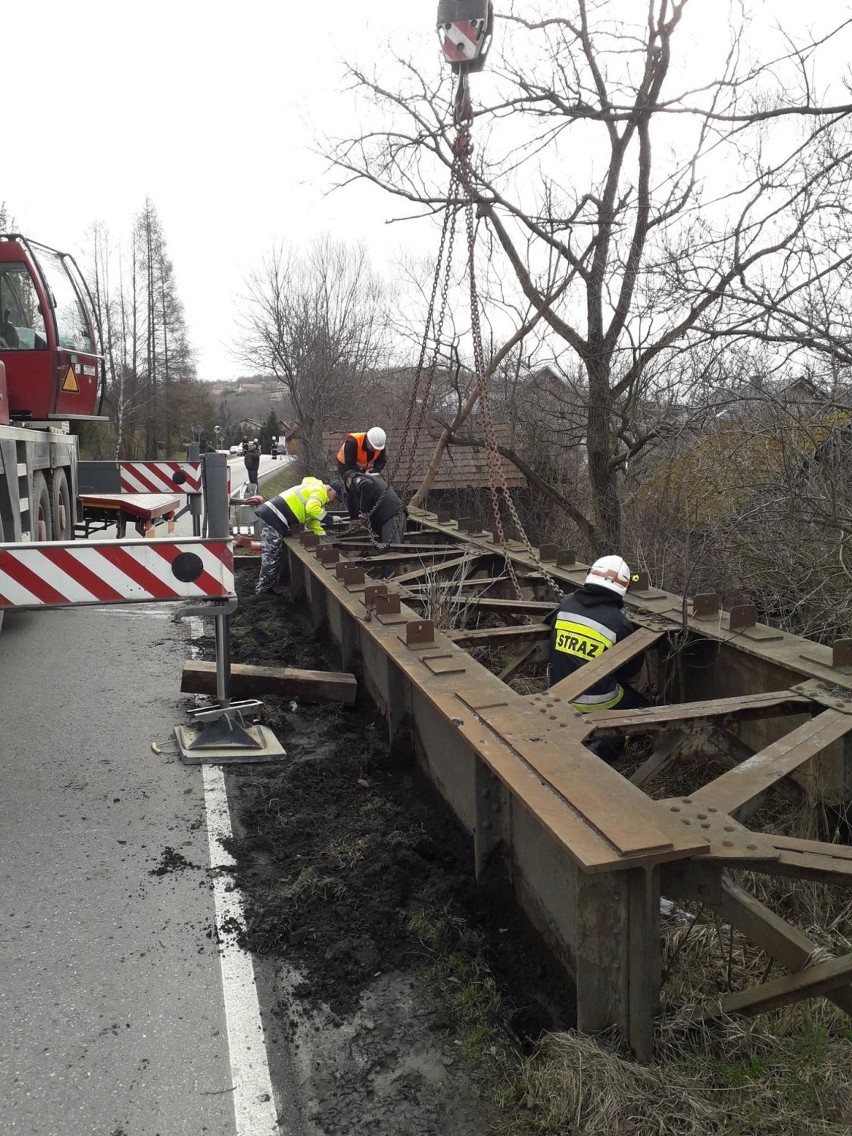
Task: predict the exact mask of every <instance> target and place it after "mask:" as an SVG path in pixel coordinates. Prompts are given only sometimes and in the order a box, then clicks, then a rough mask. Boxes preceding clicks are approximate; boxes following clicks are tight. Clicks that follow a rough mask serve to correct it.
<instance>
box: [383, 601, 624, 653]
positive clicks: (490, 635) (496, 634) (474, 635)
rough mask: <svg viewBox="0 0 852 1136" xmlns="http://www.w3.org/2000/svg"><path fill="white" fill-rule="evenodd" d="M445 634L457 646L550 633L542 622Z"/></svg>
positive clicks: (504, 642)
mask: <svg viewBox="0 0 852 1136" xmlns="http://www.w3.org/2000/svg"><path fill="white" fill-rule="evenodd" d="M396 582H397V581H396V580H395V581H394V583H396ZM446 634H447V637H448V638H449V639H452V641H453V642H454V643H455V644H456V646H457V647H489V646H492V645H494V644H499V645H500V646H501V647H503V646H506V645H508V646H512V644H514V643H524V642H527V641H528V640H530V639H536V640H538V639H543V638H544V637H545V636H546V635H549V634H550V628H549V627H547V626H545V624H543V623H531V624H528V625H526V626H525V627H483V628H480V629H479V630H477V631H448V632H447V633H446ZM631 638H632V636H631ZM587 665H588V666H590V665H591V664H587Z"/></svg>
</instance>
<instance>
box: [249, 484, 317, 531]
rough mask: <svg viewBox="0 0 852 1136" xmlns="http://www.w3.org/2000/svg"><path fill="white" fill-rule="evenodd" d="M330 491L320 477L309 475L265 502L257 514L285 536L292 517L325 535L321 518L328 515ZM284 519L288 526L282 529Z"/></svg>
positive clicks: (298, 522)
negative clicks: (299, 482) (299, 483)
mask: <svg viewBox="0 0 852 1136" xmlns="http://www.w3.org/2000/svg"><path fill="white" fill-rule="evenodd" d="M327 506H328V490H327V489H326V487H325V485H324V483H323V482H322V481H320V480H319V478H317V477H306V478H305V479H304V481H303V482H302V483H301V485H294V486H293V488H292V489H287V490H286V491H285V492H284V493H281V494H279V496H278V497H273V498H272V499H271V500H270V501H266V502H265V503H264V504H263V505H261V506H260V508H259V509H258V510H257V515H258V516H259V517H260V519H261V520H262V521H265V522H266V524H268V525H272V527H273V528H274V529H276V530H277V531H278V532H280V533H281V535H282V536H286V535H287V533H288V532H289V531H290V527H289V526H290V524H291V523H292V522H291V519H290V518H291V517H292V520H293V521H295V522H296V523H297V524H300V525H304V526H305V527H306V528H309V529H310V530H311V532H315V533H317V535H318V536H322V535H323V528H322V525H321V524H320V521H321V520H322V519H323V517H324V516H325V514H326V507H327ZM282 521H283V522H284V523H285V524H286V525H287V530H286V532H285V531H283V529H284V526H283V525H282Z"/></svg>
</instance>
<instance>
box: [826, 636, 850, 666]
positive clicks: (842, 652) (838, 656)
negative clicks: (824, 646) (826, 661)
mask: <svg viewBox="0 0 852 1136" xmlns="http://www.w3.org/2000/svg"><path fill="white" fill-rule="evenodd" d="M831 665H832V666H833V667H834V669H835V670H842V669H843V668H844V667H852V639H838V640H837V641H836V642H835V643H834V644H833V645H832V648H831Z"/></svg>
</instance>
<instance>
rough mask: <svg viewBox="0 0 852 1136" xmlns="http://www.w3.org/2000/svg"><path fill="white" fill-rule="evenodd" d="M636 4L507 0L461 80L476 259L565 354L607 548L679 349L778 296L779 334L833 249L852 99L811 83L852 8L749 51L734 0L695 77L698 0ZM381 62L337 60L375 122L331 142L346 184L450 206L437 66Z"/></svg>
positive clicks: (665, 410) (450, 136)
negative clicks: (715, 59) (812, 30)
mask: <svg viewBox="0 0 852 1136" xmlns="http://www.w3.org/2000/svg"><path fill="white" fill-rule="evenodd" d="M637 8H639V5H637V4H635V3H631V4H628V5H625V4H624V3H620V2H619V0H600V2H598V3H590V2H589V0H573V3H572V4H571V5H570V11H568V12H564V11H554V10H553V6H552V5H551V6H550V8H549V9H548V10H545V8H544V6H543V5H539V4H537V3H532V2H530V3H521V2H520V0H519V2H517V3H515V4H513V5H512V7H511V9H510V11H509V13H508V14H507V15H505V16H504V17H503V18H504V21H505V22H504V24H503V35H502V42H501V43H499V44H497V45H496V46H495V47H494V48H492V51H491V54H490V55H489V62H488V70H489V73H490V77H489V82H488V84H485V83H483V84H481V85H480V86H479V87H477V88H476V91H475V94H476V97H477V99H478V100H479V101H478V104H477V105H476V113H475V122H474V132H475V135H476V136H477V138H479V139H483V140H484V141H483V143H482V144H481V145H480V146H479V147H478V148H477V150H476V154H475V161H474V163H473V166H472V171H471V184H470V186H469V187H468V189H469V191H470V193H472V195H473V197H474V199H475V201H476V206H477V210H478V215H479V217H480V218H481V221H480V229H481V235H480V239H481V240H485V241H486V242H487V249H488V254H489V257H490V260H491V268H492V272H493V273H494V275H496V276H500V277H501V278H502V279H503V281H504V282H505V281H506V280H507V279H511V280H512V281H514V284H515V287H516V289H517V291H518V292H519V293H520V297H522V299H523V301H525V303H526V304H527V305H528V306H529V308H530V309H531V310H532V311H533V312H534V313H536V314H538V315H539V316H540V318H541V320H542V321H544V323H545V324H546V326H547V328H548V331H549V334H550V337H551V346H550V351H551V354H552V355H553V357H554V358H556V359H558V360H560V361H561V362H562V371H563V373H565V374H570V373H572V371H573V366H572V361H576V362H579V364H580V365H581V367H582V368H583V371H584V373H585V383H586V387H587V397H586V400H585V409H584V415H585V421H584V423H583V435H584V444H585V449H586V456H587V470H588V477H589V481H590V486H591V504H592V510H593V516H592V517H589V518H587V520H588V525H589V529H590V531H594V532H596V533H597V534H599V539H600V543H601V544H606V545H608V546H610V547H618V546H619V545H620V542H621V537H622V521H621V506H620V497H621V493H620V490H621V486H622V482H623V478H624V474H625V469H626V468H628V467H629V465H630V463H631V462H633V461H635V459H636V458H637V457H638V456H639V455H640V454H641V453H642V452H643V450H644V449H645V448H646V447H647V446H648V445H649V444H653V443H655V442H656V441H657V439H658V437H659V429H660V424H661V423H662V424H663V427H664V428H665V429H667V428H668V424H669V423H670V418H671V412H672V409H673V408H674V407H675V406H676V405H677V404H678V403H681V404H682V403H683V402H684V401H687V400H689V399H690V398H693V397H694V396H695V394H696V392H695V390H691V389H690V388H689V387H688V386H686V387H684V385H683V383H684V381H688V380H690V379H691V378H695V377H696V375H695V369H694V368H691V367H690V366H688V365H686V366H684V365H683V358H684V356H685V355H688V354H689V353H691V352H692V351H693V350H696V349H697V348H699V347H702V346H703V345H705V344H707V343H708V342H710V341H714V342H718V343H720V344H727V343H733V344H735V343H737V342H739V341H741V340H742V339H743V338H744V337H749V336H759V337H763V338H764V339H765V340H769V339H771V338H772V337H773V336H777V335H780V334H781V327H780V323H779V320H780V317H781V315H782V314H783V313H786V316H785V321H784V332H783V333H784V334H785V335H793V338H795V339H796V340H797V342H799V343H801V342H802V341H803V336H804V334H805V332H806V330H807V329H806V328H805V327H803V326H802V325H801V324H799V325H798V326H797V325H796V323H795V320H794V319H793V317H792V315H791V314H790V313H791V312H792V310H793V308H794V306H795V305H794V301H796V299H797V297H801V296H803V295H805V294H807V293H808V291H809V289H811V288H812V287H813V286H814V285H815V284H816V282H817V281H818V280H820V279H823V280H825V279H827V278H828V277H829V276H830V274H831V273H833V272H835V271H838V270H839V269H843V268H845V267H846V266H847V265H848V263H849V253H848V252H847V249H848V247H849V246H848V243H846V242H840V243H832V242H830V241H827V240H821V239H820V235H822V234H826V233H829V232H831V231H833V230H835V229H837V228H838V227H840V226H841V225H843V224H844V222H845V216H846V208H847V206H846V202H847V199H848V188H849V187H848V169H849V159H850V156H852V133H850V115H851V114H852V102H850V101H849V99H848V92H847V91H846V90H843V91H842V96H841V97H839V98H838V97H833V96H835V92H834V91H833V90H829V91H823V90H822V89H821V88H820V87H819V86H818V85H817V83H816V81H815V76H816V75H819V74H829V72H828V71H826V72H821V71H820V69H819V68H820V61H821V57H822V55H823V54H824V53H826V52H827V51H828V50H829V49H832V50H834V51H836V52H841V53H842V51H843V48H842V42H841V41H842V37H846V36H848V34H849V30H850V24H849V21H846V22H843V23H839V24H838V25H837V26H834V27H830V28H828V29H827V30H825V31H824V32H823V33H821V34H820V35H819V36H817V35H813V36H805V37H803V38H802V40H801V42H797V43H796V42H793V40H792V38H791V37H790V36H789V35H786V34H784V33H782V32H780V31H778V32H777V34H776V35H775V37H774V39H775V41H776V42H777V44H778V47H777V50H775V51H774V52H772V51H770V50H769V48H768V42H769V41H768V39H767V40H765V41H764V42H763V43H762V44H761V49H762V52H763V56H762V58H761V59H760V60H759V61H755V60H752V59H750V58H749V53H748V44H747V41H746V36H745V28H746V24H747V19H746V17H747V13H746V9H745V5H744V4H740V3H738V2H735V0H732V3H731V4H730V6H729V10H728V14H727V17H728V37H727V43H726V45H725V48H724V51H723V52H722V53H721V57H720V59H719V63H718V68H717V69H716V71H715V74H712V73H710V72H708V71H707V69H706V66H705V61H704V58H703V57H702V59H701V60H700V66H698V65H697V63H696V62H695V61H688V60H687V59H686V56H685V55H683V56H678V54H677V51H676V48H677V45H678V43H679V42H680V40H679V37H681V36H682V35H683V25H684V24H685V23H687V24H688V20H687V19H686V17H687V10H688V9H689V10H690V11H697V10H698V9H699V6H698V5H697V4H694V3H693V4H690V3H689V0H647V2H646V4H645V5H644V12H643V15H642V16H640V17H637ZM715 8H716V6H714V17H715V18H716V19H717V21H718V19H719V18H720V14H719V13H718V12H717V11H715ZM705 10H706V9H705ZM846 54H848V51H847V53H846ZM690 64H691V65H692V70H690ZM395 66H396V71H395V73H394V74H393V75H392V76H389V77H387V78H384V77H379V76H376V75H372V74H368V73H367V72H365V71H364V70H363V69H360V68H357V67H352V68H351V71H350V73H351V78H352V81H353V85H354V87H355V89H356V91H357V92H358V94H359V95H361V96H364V97H366V99H367V100H368V101H370V102H371V103H372V104H373V105H374V106H375V107H376V108H377V109H378V111H379V112H380V113H381V114H382V115H384V116H387V115H388V114H390V115H391V124H390V125H377V126H376V127H375V128H370V129H368V131H367V132H365V133H364V134H363V135H362V136H361V137H359V138H357V139H354V140H353V139H348V140H344V141H342V142H339V143H337V144H335V145H333V146H331V145H330V146H329V155H330V157H331V158H332V160H333V161H334V162H335V163H336V165H337V167H338V169H340V170H341V171H342V172H343V175H344V176H343V180H344V181H351V180H353V179H367V180H370V181H372V182H374V183H376V184H378V185H380V186H381V187H382V188H383V189H385V190H387V191H389V192H391V193H393V194H396V195H397V196H398V197H400V198H402V199H405V200H406V201H408V202H413V203H416V205H417V206H418V207H419V208H420V209H421V210H422V211H423V212H425V213H427V214H428V213H432V212H434V211H436V210H439V209H441V208H442V207H443V206H444V205H445V204H447V202H446V190H443V189H442V188H441V185H442V181H444V182H445V181H446V180H447V176H448V171H449V169H450V168H451V166H452V164H453V142H454V131H453V129H452V126H451V125H450V123H449V106H450V102H451V92H450V91H449V82H448V81H443V82H441V81H438V80H435V81H433V79H432V78H430V77H429V76H427V75H426V74H423V73H421V72H419V71H418V70H417V69H416V67H415V66H414V65H413V64H412V63H411V62H410V61H405V60H400V59H396V61H395ZM436 67H437V63H436ZM693 71H695V72H697V74H693ZM475 81H476V80H474V82H475ZM823 96H825V97H823ZM384 122H385V123H387V117H385V119H384ZM442 171H443V175H442ZM449 205H450V207H458V205H459V201H458V200H456V201H451V202H449ZM482 234H484V236H483V235H482ZM486 286H487V282H486ZM487 303H488V296H487V294H486V296H485V297H484V298H483V306H487ZM519 326H520V325H519V324H516V325H515V326H514V327H508V328H507V329H506V331H505V334H504V339H505V340H509V339H510V338H511V337H512V335H513V334H515V333H516V332H517V330H518V328H519ZM705 377H706V376H705ZM571 436H573V428H572V432H571V434H570V435H567V436H566V441H567V440H568V437H571Z"/></svg>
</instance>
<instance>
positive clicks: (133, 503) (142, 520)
mask: <svg viewBox="0 0 852 1136" xmlns="http://www.w3.org/2000/svg"><path fill="white" fill-rule="evenodd" d="M79 501H80V507H81V512H82V520H81V522H80V524H79V525H78V527H79V528H82V531H83V534H84V536H85V537H86V538H88V537H89V534H90V533H92V532H97V531H99V530H101V529H104V528H106V527H107V526H109V525H113V524H114V525H115V526H116V530H117V531H116V535H117V536H118V538H119V540H121V539H122V538H123V537H124V536H125V534H126V532H127V524H128V522H131V523H132V524H133V526H134V528H135V529H136V531H137V532H138V533H139V535H140V536H146V535H148V534H149V533H151V532H152V531H153V529H154V527H155V525H157V524H161V523H162V522H163V521H166V522H167V523H168V526H169V532H171V531H172V529H173V524H174V519H175V517H176V516H177V513H178V510H179V509H180V508H181V505H182V503H183V498H182V496H176V495H173V494H169V493H81V494H80V496H79Z"/></svg>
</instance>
